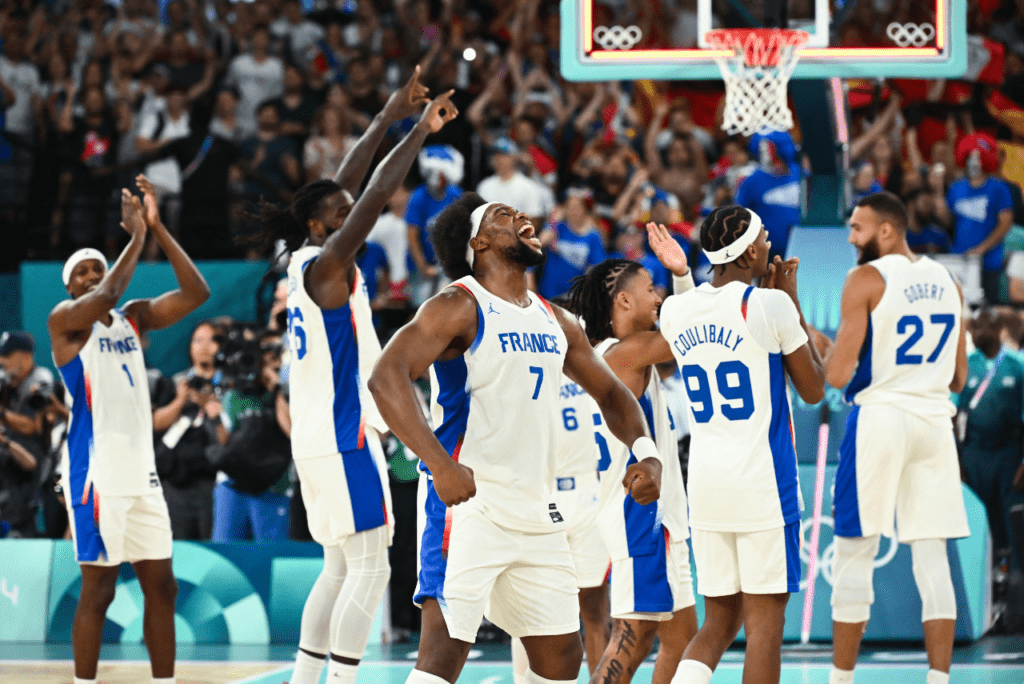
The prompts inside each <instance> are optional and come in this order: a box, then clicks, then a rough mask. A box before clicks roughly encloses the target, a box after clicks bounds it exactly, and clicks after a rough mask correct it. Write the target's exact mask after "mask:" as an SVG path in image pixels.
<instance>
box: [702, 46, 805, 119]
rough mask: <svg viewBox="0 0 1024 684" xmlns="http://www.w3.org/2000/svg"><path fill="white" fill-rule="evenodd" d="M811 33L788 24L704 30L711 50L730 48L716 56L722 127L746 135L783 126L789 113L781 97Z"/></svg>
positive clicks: (783, 96)
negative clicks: (727, 53)
mask: <svg viewBox="0 0 1024 684" xmlns="http://www.w3.org/2000/svg"><path fill="white" fill-rule="evenodd" d="M809 37H810V36H809V35H808V33H807V32H806V31H790V30H787V29H777V28H767V29H716V30H713V31H708V32H707V33H705V34H704V39H705V40H706V41H707V43H708V46H709V47H710V48H712V49H714V50H732V51H733V55H732V56H730V57H716V58H715V62H717V63H718V69H719V71H721V72H722V80H723V81H725V111H724V112H723V121H722V129H723V130H725V131H726V132H728V133H729V134H730V135H732V134H734V133H742V134H743V135H746V136H750V135H753V134H755V133H767V132H770V131H788V130H789V129H790V128H792V127H793V115H792V113H790V111H789V106H788V105H787V103H786V85H787V84H788V83H789V77H790V76H792V75H793V69H794V68H795V67H796V63H797V60H799V58H800V49H801V48H802V47H803V45H804V43H806V42H807V39H808V38H809Z"/></svg>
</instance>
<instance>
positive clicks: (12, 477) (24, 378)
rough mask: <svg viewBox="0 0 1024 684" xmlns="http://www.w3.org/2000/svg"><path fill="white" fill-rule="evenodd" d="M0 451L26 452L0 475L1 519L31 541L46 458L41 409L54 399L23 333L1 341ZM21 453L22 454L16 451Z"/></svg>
mask: <svg viewBox="0 0 1024 684" xmlns="http://www.w3.org/2000/svg"><path fill="white" fill-rule="evenodd" d="M0 368H2V369H3V375H2V377H0V431H2V432H3V437H0V440H2V441H0V446H2V445H4V444H6V443H7V442H10V443H11V446H12V447H13V449H12V448H7V449H5V452H10V453H11V454H12V455H13V454H14V451H15V450H16V451H18V452H19V454H21V452H22V451H24V452H25V453H26V454H27V455H28V456H30V457H31V464H30V462H29V460H28V459H25V458H18V457H17V456H15V458H14V459H13V462H12V461H11V459H4V460H5V464H4V465H3V466H2V470H3V474H2V475H0V515H2V516H3V518H4V519H5V520H6V521H7V522H8V523H10V525H11V529H12V531H13V532H15V533H17V534H20V535H22V536H34V535H35V518H34V515H33V513H34V510H33V508H32V506H31V502H32V500H33V491H34V484H35V478H34V471H35V469H36V466H37V465H38V464H39V463H40V462H41V461H42V460H43V459H44V458H45V456H46V452H47V439H46V435H45V429H44V423H45V421H44V413H45V409H46V408H47V407H48V406H49V405H50V404H51V399H52V397H53V374H51V373H50V371H48V370H47V369H45V368H41V367H39V366H36V363H35V340H34V339H32V336H31V335H29V334H28V333H26V332H20V331H15V332H5V333H4V334H3V335H0ZM19 447H20V448H19Z"/></svg>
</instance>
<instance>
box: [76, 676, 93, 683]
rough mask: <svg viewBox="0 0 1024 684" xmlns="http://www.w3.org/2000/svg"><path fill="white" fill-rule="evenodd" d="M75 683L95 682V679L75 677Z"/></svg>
mask: <svg viewBox="0 0 1024 684" xmlns="http://www.w3.org/2000/svg"><path fill="white" fill-rule="evenodd" d="M75 684H96V680H95V679H82V678H81V677H75Z"/></svg>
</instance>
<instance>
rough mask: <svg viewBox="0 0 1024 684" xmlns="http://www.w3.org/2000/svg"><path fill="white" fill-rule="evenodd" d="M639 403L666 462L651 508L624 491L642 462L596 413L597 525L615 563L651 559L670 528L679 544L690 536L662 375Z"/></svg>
mask: <svg viewBox="0 0 1024 684" xmlns="http://www.w3.org/2000/svg"><path fill="white" fill-rule="evenodd" d="M616 342H618V340H617V339H615V338H608V339H606V340H603V341H602V342H601V343H600V344H598V345H597V347H596V348H595V350H594V351H596V352H597V354H598V355H600V356H604V354H605V352H607V351H608V349H609V348H610V347H611V346H612V345H613V344H615V343H616ZM638 401H639V402H640V408H642V409H643V412H644V417H645V418H646V419H647V429H648V430H650V432H651V437H652V438H653V439H654V443H655V444H656V445H657V447H658V457H659V458H660V459H661V496H660V497H659V498H658V500H657V501H655V502H653V503H649V504H647V505H646V506H641V505H640V504H638V503H637V502H636V499H634V498H633V497H632V496H630V495H629V494H627V493H626V490H625V489H624V488H623V486H622V478H624V477H625V476H626V469H627V468H628V467H629V466H631V465H632V464H634V463H636V462H637V460H636V457H635V456H634V455H633V452H632V451H630V449H629V447H628V446H626V445H625V444H623V443H622V442H620V441H619V440H618V439H617V438H616V437H615V436H614V435H613V434H612V433H611V431H610V430H609V429H608V424H607V423H606V421H605V420H604V417H603V416H602V415H601V414H600V413H599V412H597V411H595V412H594V438H595V439H596V440H597V446H598V451H599V452H600V459H599V461H598V463H599V465H598V470H599V471H600V474H601V512H600V513H599V514H598V525H599V526H600V529H601V538H602V539H603V540H604V543H605V546H607V547H608V552H609V554H610V555H611V559H612V560H613V561H616V560H622V559H625V558H635V557H637V556H648V555H650V554H652V553H654V552H655V551H656V549H657V548H658V544H659V543H660V544H661V545H662V548H664V543H665V530H666V529H667V530H668V531H669V535H670V536H671V537H672V539H674V540H677V541H678V540H682V539H687V538H688V537H689V536H690V526H689V523H688V521H687V516H686V490H685V489H684V488H683V471H682V468H681V467H680V465H679V447H678V443H677V442H676V435H675V428H674V426H673V424H672V416H671V414H670V413H669V410H668V400H667V398H666V396H665V390H664V388H663V387H662V386H661V379H660V378H658V373H657V371H652V372H651V379H650V382H648V383H647V388H646V389H645V390H644V393H643V395H642V396H641V397H640V399H638Z"/></svg>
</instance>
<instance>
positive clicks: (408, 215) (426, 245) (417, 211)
mask: <svg viewBox="0 0 1024 684" xmlns="http://www.w3.org/2000/svg"><path fill="white" fill-rule="evenodd" d="M461 196H462V188H460V187H459V186H457V185H449V186H447V187H446V188H445V189H444V193H443V194H442V195H441V197H440V198H436V197H434V196H433V195H431V194H430V191H429V190H428V189H427V186H426V185H421V186H419V187H418V188H416V189H415V190H413V191H412V195H410V196H409V204H408V206H407V207H406V208H405V222H406V224H407V225H408V226H409V227H410V228H416V229H417V235H418V237H419V244H420V248H421V249H422V250H423V259H424V261H426V262H427V263H428V264H436V263H437V257H436V256H434V247H433V245H431V244H430V235H429V231H430V226H431V225H432V224H433V223H434V219H435V218H436V217H437V215H438V214H440V213H441V210H442V209H444V208H445V207H447V206H448V205H449V204H451V203H452V202H454V201H455V200H457V199H459V197H461ZM406 260H407V265H408V267H409V272H410V273H412V272H415V271H416V270H417V269H416V262H415V261H414V260H413V258H412V256H411V255H409V256H407V257H406Z"/></svg>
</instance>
